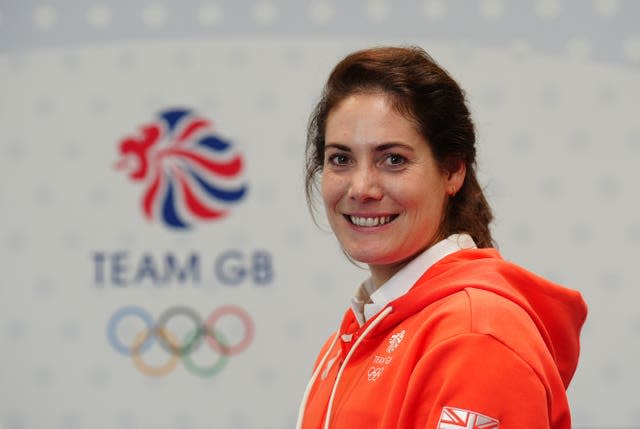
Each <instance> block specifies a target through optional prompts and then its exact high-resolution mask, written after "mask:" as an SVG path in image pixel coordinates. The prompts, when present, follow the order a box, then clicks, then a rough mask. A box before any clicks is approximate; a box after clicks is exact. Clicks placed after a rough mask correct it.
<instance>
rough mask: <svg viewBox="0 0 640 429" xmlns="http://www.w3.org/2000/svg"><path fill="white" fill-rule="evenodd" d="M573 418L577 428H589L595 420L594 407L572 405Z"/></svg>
mask: <svg viewBox="0 0 640 429" xmlns="http://www.w3.org/2000/svg"><path fill="white" fill-rule="evenodd" d="M571 420H572V423H573V425H574V427H576V428H580V427H584V428H588V427H591V425H592V424H593V422H594V420H595V416H594V412H593V408H591V407H580V406H577V407H575V406H574V407H572V410H571Z"/></svg>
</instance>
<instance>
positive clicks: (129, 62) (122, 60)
mask: <svg viewBox="0 0 640 429" xmlns="http://www.w3.org/2000/svg"><path fill="white" fill-rule="evenodd" d="M136 63H137V61H136V56H135V55H134V54H133V53H132V52H131V51H124V52H121V53H120V54H118V57H117V58H116V67H118V69H120V70H121V71H130V70H133V69H134V68H135V66H136Z"/></svg>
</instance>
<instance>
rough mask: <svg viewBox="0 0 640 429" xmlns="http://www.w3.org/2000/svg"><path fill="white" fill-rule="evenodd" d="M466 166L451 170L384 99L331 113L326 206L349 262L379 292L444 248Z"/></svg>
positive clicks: (367, 98)
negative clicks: (423, 255) (447, 218)
mask: <svg viewBox="0 0 640 429" xmlns="http://www.w3.org/2000/svg"><path fill="white" fill-rule="evenodd" d="M464 174H465V170H464V166H463V165H462V166H460V167H459V168H458V170H457V171H454V172H448V171H445V170H443V169H442V168H441V167H440V166H439V165H438V164H437V162H436V160H435V159H434V157H433V155H432V153H431V149H430V148H429V145H428V144H427V142H426V141H425V139H424V138H423V137H422V135H420V134H419V133H418V132H417V130H416V128H415V126H414V125H413V124H412V123H411V122H410V121H409V120H407V119H406V118H405V117H404V116H402V115H400V114H399V113H398V112H396V111H395V110H394V109H393V106H392V104H391V102H390V100H389V98H388V97H387V96H386V95H384V94H382V93H356V94H353V95H350V96H348V97H347V98H345V99H344V100H343V101H342V102H341V103H340V104H338V105H337V106H336V107H335V108H334V109H333V110H332V111H331V112H330V113H329V116H328V118H327V122H326V129H325V153H324V166H323V172H322V198H323V200H324V205H325V209H326V212H327V217H328V220H329V223H330V224H331V228H332V229H333V232H334V233H335V234H336V237H337V238H338V240H339V241H340V244H341V245H342V247H343V249H344V250H345V251H346V252H347V254H348V255H349V256H350V257H351V258H353V259H355V260H356V261H359V262H363V263H366V264H368V265H369V268H370V269H371V274H372V279H373V281H374V283H375V284H376V285H378V286H379V285H380V284H382V283H383V282H385V281H386V280H388V279H389V278H390V277H391V276H392V275H393V274H395V273H396V272H397V271H398V270H399V269H400V268H402V267H403V266H404V265H406V264H407V263H408V262H409V261H410V260H411V259H413V258H414V257H415V256H417V255H418V254H419V253H420V252H422V251H423V250H424V249H426V248H427V247H429V246H431V245H432V244H434V243H435V242H436V241H438V240H440V239H442V238H444V237H439V236H438V232H439V227H440V225H441V223H442V219H443V217H444V211H445V208H446V201H447V198H448V195H451V194H453V193H455V192H456V191H457V190H458V189H459V188H460V186H461V185H462V181H463V180H464Z"/></svg>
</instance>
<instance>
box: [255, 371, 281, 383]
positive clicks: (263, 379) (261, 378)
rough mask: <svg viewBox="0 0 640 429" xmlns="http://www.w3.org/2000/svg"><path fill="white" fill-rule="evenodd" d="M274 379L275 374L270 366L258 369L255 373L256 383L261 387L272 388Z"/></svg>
mask: <svg viewBox="0 0 640 429" xmlns="http://www.w3.org/2000/svg"><path fill="white" fill-rule="evenodd" d="M276 378H277V377H276V372H275V371H274V369H273V368H272V367H271V366H263V367H262V368H258V369H257V370H256V373H255V379H256V383H257V384H259V385H261V386H263V387H271V386H273V383H274V381H275V380H276Z"/></svg>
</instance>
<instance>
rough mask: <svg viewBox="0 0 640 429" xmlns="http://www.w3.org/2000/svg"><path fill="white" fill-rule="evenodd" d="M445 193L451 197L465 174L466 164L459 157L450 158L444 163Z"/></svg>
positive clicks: (462, 181)
mask: <svg viewBox="0 0 640 429" xmlns="http://www.w3.org/2000/svg"><path fill="white" fill-rule="evenodd" d="M446 167H447V169H446V175H447V176H446V177H447V179H446V180H447V194H448V195H449V196H450V197H453V196H454V195H455V194H457V193H458V191H459V190H460V188H461V187H462V184H463V183H464V178H465V175H466V174H467V165H466V164H465V163H464V161H463V160H461V159H450V160H449V161H447V163H446Z"/></svg>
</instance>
